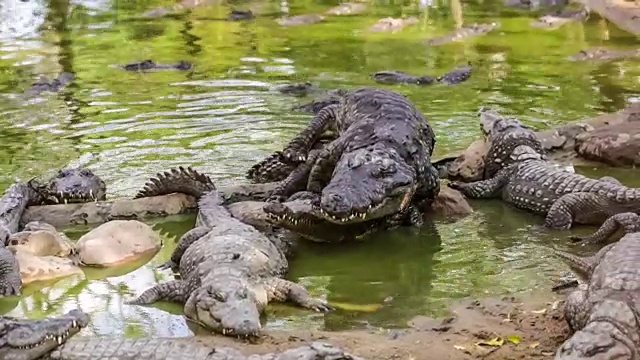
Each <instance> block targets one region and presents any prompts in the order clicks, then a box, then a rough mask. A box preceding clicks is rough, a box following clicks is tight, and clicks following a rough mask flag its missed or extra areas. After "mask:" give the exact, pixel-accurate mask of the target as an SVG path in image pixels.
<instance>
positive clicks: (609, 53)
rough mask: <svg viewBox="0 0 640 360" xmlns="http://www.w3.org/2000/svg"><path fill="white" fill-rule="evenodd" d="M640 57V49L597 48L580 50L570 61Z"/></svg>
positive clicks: (570, 57)
mask: <svg viewBox="0 0 640 360" xmlns="http://www.w3.org/2000/svg"><path fill="white" fill-rule="evenodd" d="M634 57H640V49H625V50H616V49H607V48H603V47H595V48H590V49H585V50H580V51H578V52H577V53H576V54H573V55H571V56H569V58H568V59H569V60H570V61H586V60H602V61H611V60H621V59H627V58H634Z"/></svg>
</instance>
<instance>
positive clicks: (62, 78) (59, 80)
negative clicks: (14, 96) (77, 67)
mask: <svg viewBox="0 0 640 360" xmlns="http://www.w3.org/2000/svg"><path fill="white" fill-rule="evenodd" d="M73 78H74V76H73V74H72V73H68V72H63V73H61V74H60V75H58V77H56V78H55V79H49V78H48V77H46V76H40V78H39V79H38V81H36V82H34V83H33V84H31V87H30V88H29V90H27V91H28V92H29V93H30V94H31V95H39V94H40V93H42V92H45V91H50V92H58V91H60V90H61V89H62V88H64V87H65V86H66V85H67V84H68V83H70V82H71V80H73Z"/></svg>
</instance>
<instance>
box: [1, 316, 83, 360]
mask: <svg viewBox="0 0 640 360" xmlns="http://www.w3.org/2000/svg"><path fill="white" fill-rule="evenodd" d="M88 323H89V316H87V314H85V313H83V312H82V311H80V310H71V311H69V312H68V313H66V314H65V315H62V316H58V317H52V318H47V319H43V320H22V319H16V318H12V317H9V316H0V359H2V360H36V359H41V358H42V357H43V356H45V355H47V354H49V353H51V351H53V350H54V349H55V348H57V347H58V346H59V345H60V344H63V343H65V342H66V341H67V340H68V339H69V338H70V337H72V336H73V335H75V334H77V333H78V332H79V331H80V329H81V328H84V327H86V326H87V324H88Z"/></svg>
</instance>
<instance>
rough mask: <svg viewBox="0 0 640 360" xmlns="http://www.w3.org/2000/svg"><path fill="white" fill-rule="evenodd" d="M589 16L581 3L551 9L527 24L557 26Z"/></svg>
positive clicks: (543, 26) (545, 26)
mask: <svg viewBox="0 0 640 360" xmlns="http://www.w3.org/2000/svg"><path fill="white" fill-rule="evenodd" d="M588 17H589V9H588V8H587V7H585V6H583V5H582V4H576V5H571V6H567V7H564V8H561V9H557V10H553V11H551V12H549V13H547V14H545V15H543V16H541V17H539V18H538V19H536V20H535V21H532V22H531V23H530V24H529V25H530V26H533V27H536V28H558V27H560V26H562V25H564V24H567V23H569V22H572V21H583V20H585V19H587V18H588Z"/></svg>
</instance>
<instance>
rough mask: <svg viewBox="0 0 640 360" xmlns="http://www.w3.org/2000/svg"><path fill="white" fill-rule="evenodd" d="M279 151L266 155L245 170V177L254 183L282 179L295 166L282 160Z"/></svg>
mask: <svg viewBox="0 0 640 360" xmlns="http://www.w3.org/2000/svg"><path fill="white" fill-rule="evenodd" d="M282 159H283V155H282V152H281V151H276V152H275V153H273V154H271V155H269V156H267V157H266V158H265V159H264V160H262V161H260V162H259V163H257V164H255V165H253V166H252V167H251V168H250V169H249V171H247V178H248V179H250V180H251V181H253V182H255V183H266V182H275V181H282V180H284V179H285V178H286V177H287V176H288V175H289V174H290V173H291V172H292V171H293V170H294V169H295V167H296V166H297V164H295V165H290V164H287V163H286V162H284V161H282Z"/></svg>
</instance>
